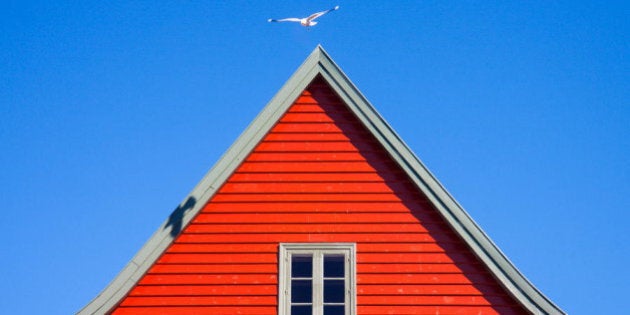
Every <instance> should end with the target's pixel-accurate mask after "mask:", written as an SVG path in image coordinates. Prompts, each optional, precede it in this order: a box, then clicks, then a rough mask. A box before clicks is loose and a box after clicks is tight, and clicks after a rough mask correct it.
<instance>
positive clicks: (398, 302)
mask: <svg viewBox="0 0 630 315" xmlns="http://www.w3.org/2000/svg"><path fill="white" fill-rule="evenodd" d="M280 242H356V243H357V307H358V314H366V315H367V314H499V313H501V314H522V313H526V312H525V311H524V310H523V309H522V308H521V307H520V306H519V305H517V303H516V302H515V300H514V299H513V298H511V297H510V296H509V295H508V294H507V293H506V292H505V290H504V289H502V287H500V286H499V285H498V284H497V282H496V281H495V280H494V278H493V277H492V276H491V275H490V274H489V272H488V271H487V270H485V269H484V267H483V266H482V265H481V264H480V262H479V261H478V260H477V259H476V257H475V256H474V255H473V254H472V253H470V251H469V250H468V248H467V247H466V245H465V244H464V242H463V241H461V240H460V239H459V238H458V237H457V236H456V235H455V234H454V233H453V232H452V231H451V230H450V228H449V227H448V226H447V224H446V223H445V222H444V220H443V219H442V218H441V217H440V216H439V215H438V214H437V212H436V211H435V210H434V209H433V208H432V207H431V206H430V205H429V203H428V201H427V200H426V198H425V197H424V196H423V195H422V194H421V193H420V192H419V191H418V190H417V189H416V188H415V187H414V186H413V184H412V183H411V182H410V181H409V179H408V178H407V177H406V176H405V175H404V173H403V172H402V171H401V170H399V169H398V168H397V166H396V164H395V163H394V162H393V161H392V160H391V158H390V157H389V156H388V155H387V153H385V151H384V150H383V149H382V147H381V146H380V145H379V144H378V142H377V141H376V140H375V139H374V138H373V137H372V136H371V135H370V134H369V133H368V132H367V131H366V129H365V128H364V127H363V126H362V125H361V124H360V123H359V121H358V120H357V119H356V118H355V117H354V116H353V114H352V113H351V112H350V111H349V110H348V109H347V108H346V107H345V105H344V104H343V103H342V101H341V100H340V99H339V98H338V97H337V96H335V95H334V94H333V93H332V91H331V90H330V88H329V87H328V86H327V85H326V84H325V83H323V81H322V80H317V81H315V82H314V83H313V84H311V86H310V87H309V88H308V89H307V90H306V91H304V92H303V93H302V95H301V96H300V97H299V98H298V99H297V100H296V102H295V103H294V104H293V105H292V106H291V107H290V109H289V110H288V112H287V113H286V114H285V115H284V116H283V117H282V119H281V120H280V121H279V122H278V123H277V125H276V126H275V127H274V128H273V129H272V130H271V132H270V133H269V134H268V135H266V137H265V138H264V140H263V141H262V142H261V143H260V144H259V145H258V146H257V147H256V149H255V150H254V152H253V153H252V154H251V155H250V156H249V157H248V158H247V159H246V160H245V161H244V162H243V164H242V165H241V166H240V167H239V168H238V169H237V171H236V172H235V174H233V175H232V176H231V177H230V179H229V180H228V181H227V182H226V183H225V185H224V186H223V187H222V188H221V189H220V190H219V191H218V193H217V194H216V195H215V196H214V197H213V198H212V200H210V202H209V203H208V204H207V205H206V206H205V207H204V209H203V210H202V211H201V213H200V214H199V215H197V217H196V218H195V219H193V221H192V223H191V224H190V225H189V226H187V227H186V228H185V229H184V230H183V232H182V234H181V235H180V236H179V237H178V238H177V239H176V241H175V242H174V244H173V245H172V246H170V248H169V249H168V250H167V251H166V252H165V254H164V255H163V256H162V257H161V258H160V259H159V260H158V261H157V263H156V264H155V265H154V266H153V267H152V268H151V269H150V270H149V272H148V273H147V274H146V275H145V276H144V277H143V278H142V279H141V280H140V282H139V283H138V285H137V286H136V287H135V288H134V289H133V290H132V291H131V292H130V294H129V296H127V297H126V298H125V299H124V300H123V301H122V302H121V304H120V305H119V306H118V307H117V308H116V309H115V311H114V313H115V314H276V312H277V290H278V289H277V285H278V275H277V274H278V261H277V260H278V243H280Z"/></svg>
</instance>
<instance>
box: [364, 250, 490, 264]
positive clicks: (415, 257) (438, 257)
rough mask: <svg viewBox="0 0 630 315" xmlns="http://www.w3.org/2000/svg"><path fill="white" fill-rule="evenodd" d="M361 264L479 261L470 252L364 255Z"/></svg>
mask: <svg viewBox="0 0 630 315" xmlns="http://www.w3.org/2000/svg"><path fill="white" fill-rule="evenodd" d="M357 261H358V262H359V263H388V262H393V261H395V262H399V263H450V262H456V263H470V262H477V259H476V258H475V257H474V256H473V255H472V254H471V253H468V252H458V253H448V254H447V253H414V254H401V253H362V254H360V255H357Z"/></svg>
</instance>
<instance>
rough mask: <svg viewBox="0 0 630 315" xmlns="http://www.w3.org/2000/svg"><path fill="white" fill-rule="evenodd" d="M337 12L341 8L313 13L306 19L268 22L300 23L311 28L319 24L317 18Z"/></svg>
mask: <svg viewBox="0 0 630 315" xmlns="http://www.w3.org/2000/svg"><path fill="white" fill-rule="evenodd" d="M335 10H339V6H335V7H334V8H332V9H330V10H326V11H322V12H317V13H313V14H311V15H309V16H308V17H305V18H286V19H280V20H276V19H269V20H267V22H299V23H300V24H301V25H302V26H305V27H309V26H314V25H315V24H317V21H315V19H316V18H318V17H320V16H322V15H324V14H326V13H328V12H332V11H335Z"/></svg>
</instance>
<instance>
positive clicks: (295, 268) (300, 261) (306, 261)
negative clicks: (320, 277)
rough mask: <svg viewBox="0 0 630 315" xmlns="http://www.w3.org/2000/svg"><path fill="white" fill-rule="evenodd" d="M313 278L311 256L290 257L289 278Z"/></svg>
mask: <svg viewBox="0 0 630 315" xmlns="http://www.w3.org/2000/svg"><path fill="white" fill-rule="evenodd" d="M312 276H313V256H296V255H293V256H291V277H293V278H310V277H312Z"/></svg>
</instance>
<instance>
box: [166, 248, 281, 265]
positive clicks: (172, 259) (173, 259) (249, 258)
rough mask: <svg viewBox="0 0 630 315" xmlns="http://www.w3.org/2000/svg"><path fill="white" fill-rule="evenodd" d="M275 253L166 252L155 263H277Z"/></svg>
mask: <svg viewBox="0 0 630 315" xmlns="http://www.w3.org/2000/svg"><path fill="white" fill-rule="evenodd" d="M277 261H278V254H277V253H230V254H225V253H207V254H205V253H204V254H201V253H173V252H168V251H167V252H166V253H165V254H164V255H162V257H160V258H159V259H158V261H157V263H158V264H170V263H174V264H218V263H226V264H228V263H229V264H252V263H277Z"/></svg>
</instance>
